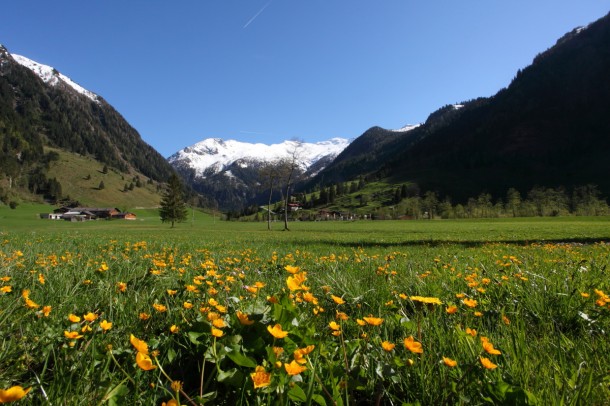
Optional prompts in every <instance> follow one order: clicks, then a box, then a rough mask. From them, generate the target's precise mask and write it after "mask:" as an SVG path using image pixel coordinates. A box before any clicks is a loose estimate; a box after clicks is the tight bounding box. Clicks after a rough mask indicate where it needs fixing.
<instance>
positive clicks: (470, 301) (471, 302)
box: [462, 298, 477, 307]
mask: <svg viewBox="0 0 610 406" xmlns="http://www.w3.org/2000/svg"><path fill="white" fill-rule="evenodd" d="M462 303H464V304H465V305H466V306H468V307H477V301H476V300H474V299H468V298H466V299H463V300H462Z"/></svg>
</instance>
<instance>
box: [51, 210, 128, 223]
mask: <svg viewBox="0 0 610 406" xmlns="http://www.w3.org/2000/svg"><path fill="white" fill-rule="evenodd" d="M40 218H41V219H46V220H65V221H72V222H77V221H91V220H135V219H136V215H135V214H134V213H131V212H122V211H120V210H119V209H117V208H108V207H65V206H63V207H60V208H58V209H55V210H53V213H41V214H40Z"/></svg>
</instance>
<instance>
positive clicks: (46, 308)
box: [42, 306, 51, 317]
mask: <svg viewBox="0 0 610 406" xmlns="http://www.w3.org/2000/svg"><path fill="white" fill-rule="evenodd" d="M42 314H43V316H44V317H49V314H51V306H43V307H42Z"/></svg>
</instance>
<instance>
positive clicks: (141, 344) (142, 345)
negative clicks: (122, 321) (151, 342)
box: [129, 334, 148, 355]
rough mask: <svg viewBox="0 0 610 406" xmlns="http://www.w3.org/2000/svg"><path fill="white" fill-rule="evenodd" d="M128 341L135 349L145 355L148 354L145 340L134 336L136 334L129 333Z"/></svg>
mask: <svg viewBox="0 0 610 406" xmlns="http://www.w3.org/2000/svg"><path fill="white" fill-rule="evenodd" d="M129 342H130V343H131V345H133V346H134V348H135V349H136V351H138V352H141V353H142V354H145V355H147V354H148V344H146V341H143V340H140V339H139V338H136V336H134V335H133V334H131V335H130V336H129Z"/></svg>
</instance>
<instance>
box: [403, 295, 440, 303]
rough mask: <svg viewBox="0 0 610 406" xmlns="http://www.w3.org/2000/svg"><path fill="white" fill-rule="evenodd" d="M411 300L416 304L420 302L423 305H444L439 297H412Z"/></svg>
mask: <svg viewBox="0 0 610 406" xmlns="http://www.w3.org/2000/svg"><path fill="white" fill-rule="evenodd" d="M409 299H411V300H412V301H414V302H419V303H423V304H433V305H440V304H443V302H441V300H440V299H439V298H437V297H424V296H411V297H410V298H409Z"/></svg>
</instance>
